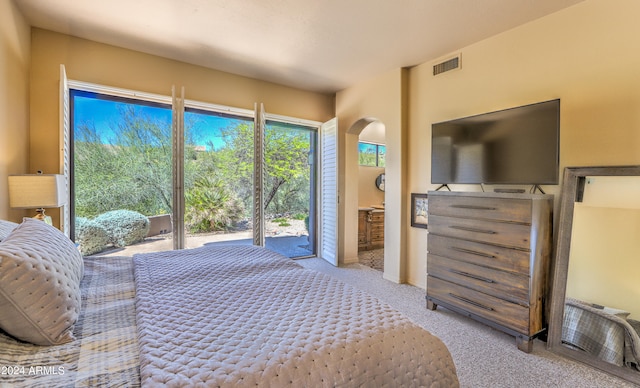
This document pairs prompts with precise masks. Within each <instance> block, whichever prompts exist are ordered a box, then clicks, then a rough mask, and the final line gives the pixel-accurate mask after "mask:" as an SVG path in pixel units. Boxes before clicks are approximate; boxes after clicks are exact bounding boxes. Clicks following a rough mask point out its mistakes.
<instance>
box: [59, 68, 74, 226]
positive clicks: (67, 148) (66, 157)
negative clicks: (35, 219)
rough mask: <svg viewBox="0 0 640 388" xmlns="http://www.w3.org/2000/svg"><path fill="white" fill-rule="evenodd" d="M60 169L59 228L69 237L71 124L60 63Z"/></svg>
mask: <svg viewBox="0 0 640 388" xmlns="http://www.w3.org/2000/svg"><path fill="white" fill-rule="evenodd" d="M59 104H60V107H59V109H60V113H59V116H60V122H59V127H60V142H59V144H60V171H59V173H60V174H62V175H63V176H64V185H65V189H64V191H65V193H67V200H66V202H65V204H64V205H63V206H62V207H61V208H60V230H61V231H62V232H63V233H64V234H65V236H67V237H71V235H72V234H71V232H72V231H71V198H72V197H71V181H70V176H71V175H70V174H71V134H70V131H71V125H70V121H69V120H70V119H69V83H68V82H67V72H66V70H65V67H64V65H62V64H61V65H60V100H59Z"/></svg>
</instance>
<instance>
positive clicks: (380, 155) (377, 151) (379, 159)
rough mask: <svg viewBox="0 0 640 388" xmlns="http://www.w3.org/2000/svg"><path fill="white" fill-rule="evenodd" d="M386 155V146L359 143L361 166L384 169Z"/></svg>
mask: <svg viewBox="0 0 640 388" xmlns="http://www.w3.org/2000/svg"><path fill="white" fill-rule="evenodd" d="M386 154H387V147H386V146H385V145H382V144H376V143H367V142H363V141H361V142H358V161H359V164H360V165H361V166H371V167H384V166H385V158H386Z"/></svg>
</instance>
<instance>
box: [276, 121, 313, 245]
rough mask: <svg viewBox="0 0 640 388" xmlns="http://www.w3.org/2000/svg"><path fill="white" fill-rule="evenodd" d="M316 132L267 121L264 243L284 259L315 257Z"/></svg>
mask: <svg viewBox="0 0 640 388" xmlns="http://www.w3.org/2000/svg"><path fill="white" fill-rule="evenodd" d="M316 144H317V128H313V127H309V126H305V125H301V124H291V123H286V122H281V121H274V120H267V121H266V126H265V163H264V169H265V181H264V186H265V187H264V193H265V195H264V208H265V227H266V231H265V232H266V233H265V237H266V238H265V240H266V246H267V248H270V249H272V250H274V251H276V252H279V253H281V254H283V255H285V256H288V257H304V256H311V255H313V254H314V253H315V251H316V250H315V241H316V238H315V236H316V233H315V224H316V222H315V221H316V220H315V219H316V217H315V215H316V164H317V163H316V161H317V158H316V148H317V147H316Z"/></svg>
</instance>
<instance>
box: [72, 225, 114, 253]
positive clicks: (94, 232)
mask: <svg viewBox="0 0 640 388" xmlns="http://www.w3.org/2000/svg"><path fill="white" fill-rule="evenodd" d="M75 227H76V229H75V238H76V244H78V245H79V247H80V253H82V254H83V255H85V256H86V255H93V254H94V253H98V252H102V250H103V249H104V248H105V247H106V246H107V243H108V240H109V238H108V236H107V231H106V229H105V228H104V227H103V226H102V225H100V224H98V223H97V222H95V221H92V220H89V219H87V218H84V217H76V226H75Z"/></svg>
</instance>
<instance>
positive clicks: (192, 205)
mask: <svg viewBox="0 0 640 388" xmlns="http://www.w3.org/2000/svg"><path fill="white" fill-rule="evenodd" d="M243 210H244V207H243V205H242V202H241V201H240V200H239V199H238V198H237V197H236V196H235V195H234V193H233V192H232V191H231V189H229V187H228V186H227V184H226V183H225V182H224V181H223V180H221V179H218V178H215V177H210V176H203V177H200V178H198V179H196V180H195V182H194V184H193V187H191V188H190V189H189V190H188V191H187V192H185V214H184V223H185V226H186V228H187V230H188V231H189V232H191V233H199V232H212V231H219V230H227V229H228V228H229V227H231V226H233V225H234V224H235V223H236V222H238V220H240V218H241V216H242V213H243Z"/></svg>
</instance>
